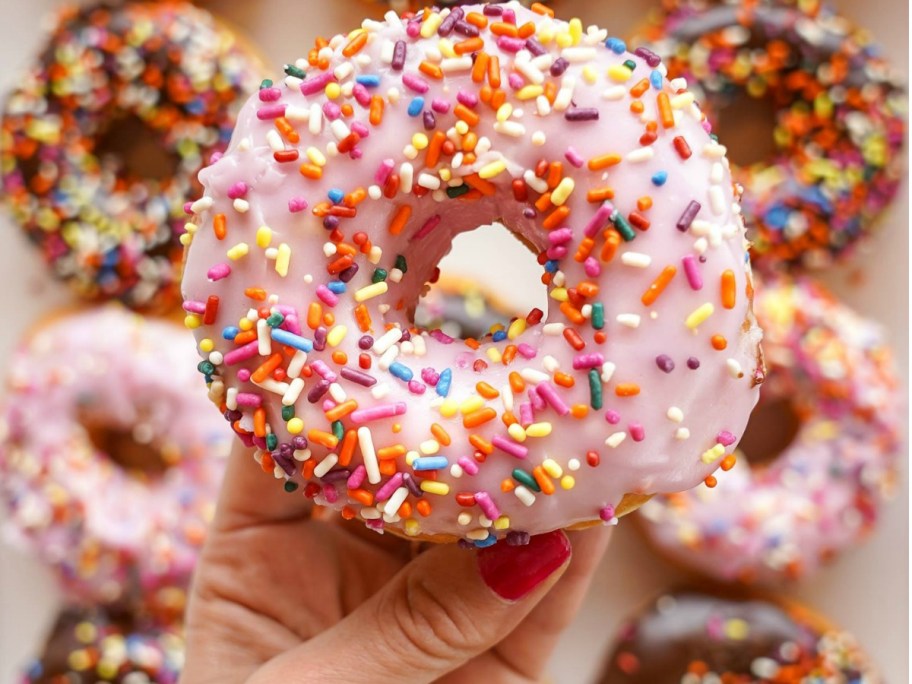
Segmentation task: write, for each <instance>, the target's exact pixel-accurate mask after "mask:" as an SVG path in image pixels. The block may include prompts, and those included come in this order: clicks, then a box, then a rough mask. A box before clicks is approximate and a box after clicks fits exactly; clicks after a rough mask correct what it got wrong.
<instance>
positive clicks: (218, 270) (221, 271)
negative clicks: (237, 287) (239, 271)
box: [206, 264, 231, 282]
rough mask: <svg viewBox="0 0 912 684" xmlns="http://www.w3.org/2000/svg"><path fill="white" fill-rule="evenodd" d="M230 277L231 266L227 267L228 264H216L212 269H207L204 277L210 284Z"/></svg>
mask: <svg viewBox="0 0 912 684" xmlns="http://www.w3.org/2000/svg"><path fill="white" fill-rule="evenodd" d="M230 275H231V266H229V265H228V264H216V265H215V266H213V267H212V268H210V269H209V272H208V273H206V276H207V277H208V278H209V280H211V281H212V282H215V281H216V280H221V279H222V278H227V277H228V276H230Z"/></svg>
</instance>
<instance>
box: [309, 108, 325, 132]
mask: <svg viewBox="0 0 912 684" xmlns="http://www.w3.org/2000/svg"><path fill="white" fill-rule="evenodd" d="M307 130H309V131H310V132H311V134H313V135H320V133H321V132H322V131H323V110H322V109H321V108H320V105H318V104H317V103H316V102H314V103H313V104H312V105H310V116H308V117H307Z"/></svg>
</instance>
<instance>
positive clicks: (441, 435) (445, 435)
mask: <svg viewBox="0 0 912 684" xmlns="http://www.w3.org/2000/svg"><path fill="white" fill-rule="evenodd" d="M431 434H432V435H434V439H436V440H437V441H438V442H440V444H441V445H443V446H450V444H452V442H453V440H452V439H451V438H450V433H449V432H447V431H446V430H444V429H443V426H442V425H440V424H439V423H431Z"/></svg>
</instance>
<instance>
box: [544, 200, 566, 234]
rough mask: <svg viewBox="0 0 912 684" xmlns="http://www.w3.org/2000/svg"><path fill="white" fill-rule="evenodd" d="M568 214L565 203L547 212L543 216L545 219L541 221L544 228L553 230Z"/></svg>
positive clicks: (561, 223) (560, 224)
mask: <svg viewBox="0 0 912 684" xmlns="http://www.w3.org/2000/svg"><path fill="white" fill-rule="evenodd" d="M569 216H570V207H568V206H567V205H566V204H565V205H564V206H562V207H558V208H557V209H555V210H554V211H552V212H551V213H550V214H548V216H546V217H545V220H544V221H542V226H543V227H544V228H545V230H554V229H555V228H559V227H560V226H562V225H563V223H564V221H566V220H567V218H569Z"/></svg>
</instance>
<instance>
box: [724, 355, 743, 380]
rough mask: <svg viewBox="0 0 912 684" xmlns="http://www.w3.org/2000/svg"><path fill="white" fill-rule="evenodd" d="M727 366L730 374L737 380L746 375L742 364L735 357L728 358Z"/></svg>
mask: <svg viewBox="0 0 912 684" xmlns="http://www.w3.org/2000/svg"><path fill="white" fill-rule="evenodd" d="M725 366H726V368H728V374H729V375H730V376H732V377H733V378H734V379H735V380H739V379H740V378H743V377H744V371H743V370H742V369H741V364H740V363H738V362H737V361H736V360H735V359H728V360H726V362H725Z"/></svg>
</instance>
